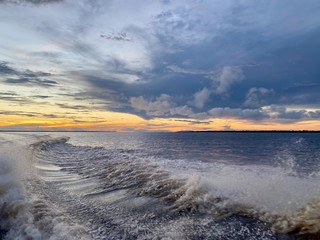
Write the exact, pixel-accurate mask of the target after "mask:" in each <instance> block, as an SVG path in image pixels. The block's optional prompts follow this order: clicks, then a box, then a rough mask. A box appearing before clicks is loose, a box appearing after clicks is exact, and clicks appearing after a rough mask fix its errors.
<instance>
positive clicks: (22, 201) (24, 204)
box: [0, 136, 89, 240]
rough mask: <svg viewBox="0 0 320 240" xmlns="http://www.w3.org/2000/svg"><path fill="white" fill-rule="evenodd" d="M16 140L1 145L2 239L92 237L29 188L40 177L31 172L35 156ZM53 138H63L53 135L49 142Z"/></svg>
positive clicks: (0, 219)
mask: <svg viewBox="0 0 320 240" xmlns="http://www.w3.org/2000/svg"><path fill="white" fill-rule="evenodd" d="M15 137H16V136H15ZM15 140H16V139H15ZM15 140H13V141H6V142H5V143H4V144H2V145H1V149H0V239H22V240H23V239H35V240H42V239H52V240H53V239H68V240H71V239H89V237H88V235H86V233H85V232H86V230H85V229H84V228H83V227H82V226H80V225H76V224H74V223H72V222H71V221H70V220H69V219H68V218H66V217H64V216H63V213H62V212H59V210H57V209H56V208H55V207H53V206H51V205H49V204H48V201H46V200H45V199H43V196H41V194H39V195H36V194H33V193H32V192H30V188H32V185H35V184H37V181H38V180H37V179H36V177H35V175H33V174H32V171H33V170H34V169H33V167H32V166H31V165H30V164H31V162H30V161H29V160H30V159H31V157H32V156H31V155H30V152H29V151H28V149H27V147H28V146H25V145H20V144H17V142H16V141H15ZM20 140H21V139H20ZM21 142H22V141H21ZM53 142H63V140H62V139H61V140H54V141H51V139H50V140H49V141H47V143H46V144H52V143H53ZM43 143H44V142H43ZM43 143H42V144H40V142H39V143H37V144H36V145H33V146H44V144H43Z"/></svg>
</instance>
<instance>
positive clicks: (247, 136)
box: [0, 132, 320, 239]
mask: <svg viewBox="0 0 320 240" xmlns="http://www.w3.org/2000/svg"><path fill="white" fill-rule="evenodd" d="M319 233H320V134H319V133H232V132H230V133H50V134H46V133H37V134H31V133H28V134H27V133H24V134H22V133H10V134H9V133H1V134H0V238H5V239H319Z"/></svg>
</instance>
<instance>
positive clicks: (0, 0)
mask: <svg viewBox="0 0 320 240" xmlns="http://www.w3.org/2000/svg"><path fill="white" fill-rule="evenodd" d="M63 1H64V0H0V4H25V3H30V4H34V5H42V4H50V3H59V2H63Z"/></svg>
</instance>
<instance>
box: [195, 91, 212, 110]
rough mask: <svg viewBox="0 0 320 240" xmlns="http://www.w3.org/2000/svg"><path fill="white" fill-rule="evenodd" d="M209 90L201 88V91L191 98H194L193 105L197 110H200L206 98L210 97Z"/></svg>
mask: <svg viewBox="0 0 320 240" xmlns="http://www.w3.org/2000/svg"><path fill="white" fill-rule="evenodd" d="M210 94H211V92H210V90H209V89H208V88H206V87H205V88H203V89H202V90H200V91H198V92H196V93H195V94H194V95H193V97H194V105H195V106H196V107H197V108H202V107H203V106H204V104H205V103H206V101H207V100H208V98H209V97H210Z"/></svg>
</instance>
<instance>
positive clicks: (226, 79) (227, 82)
mask: <svg viewBox="0 0 320 240" xmlns="http://www.w3.org/2000/svg"><path fill="white" fill-rule="evenodd" d="M244 79H245V76H244V74H243V71H242V69H241V68H240V67H235V66H225V67H223V68H222V70H221V72H220V73H219V74H218V76H217V77H215V78H214V79H213V81H214V84H215V89H214V92H215V93H216V94H223V93H227V91H228V90H229V89H230V87H231V86H232V85H233V84H235V83H238V82H241V81H242V80H244Z"/></svg>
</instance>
